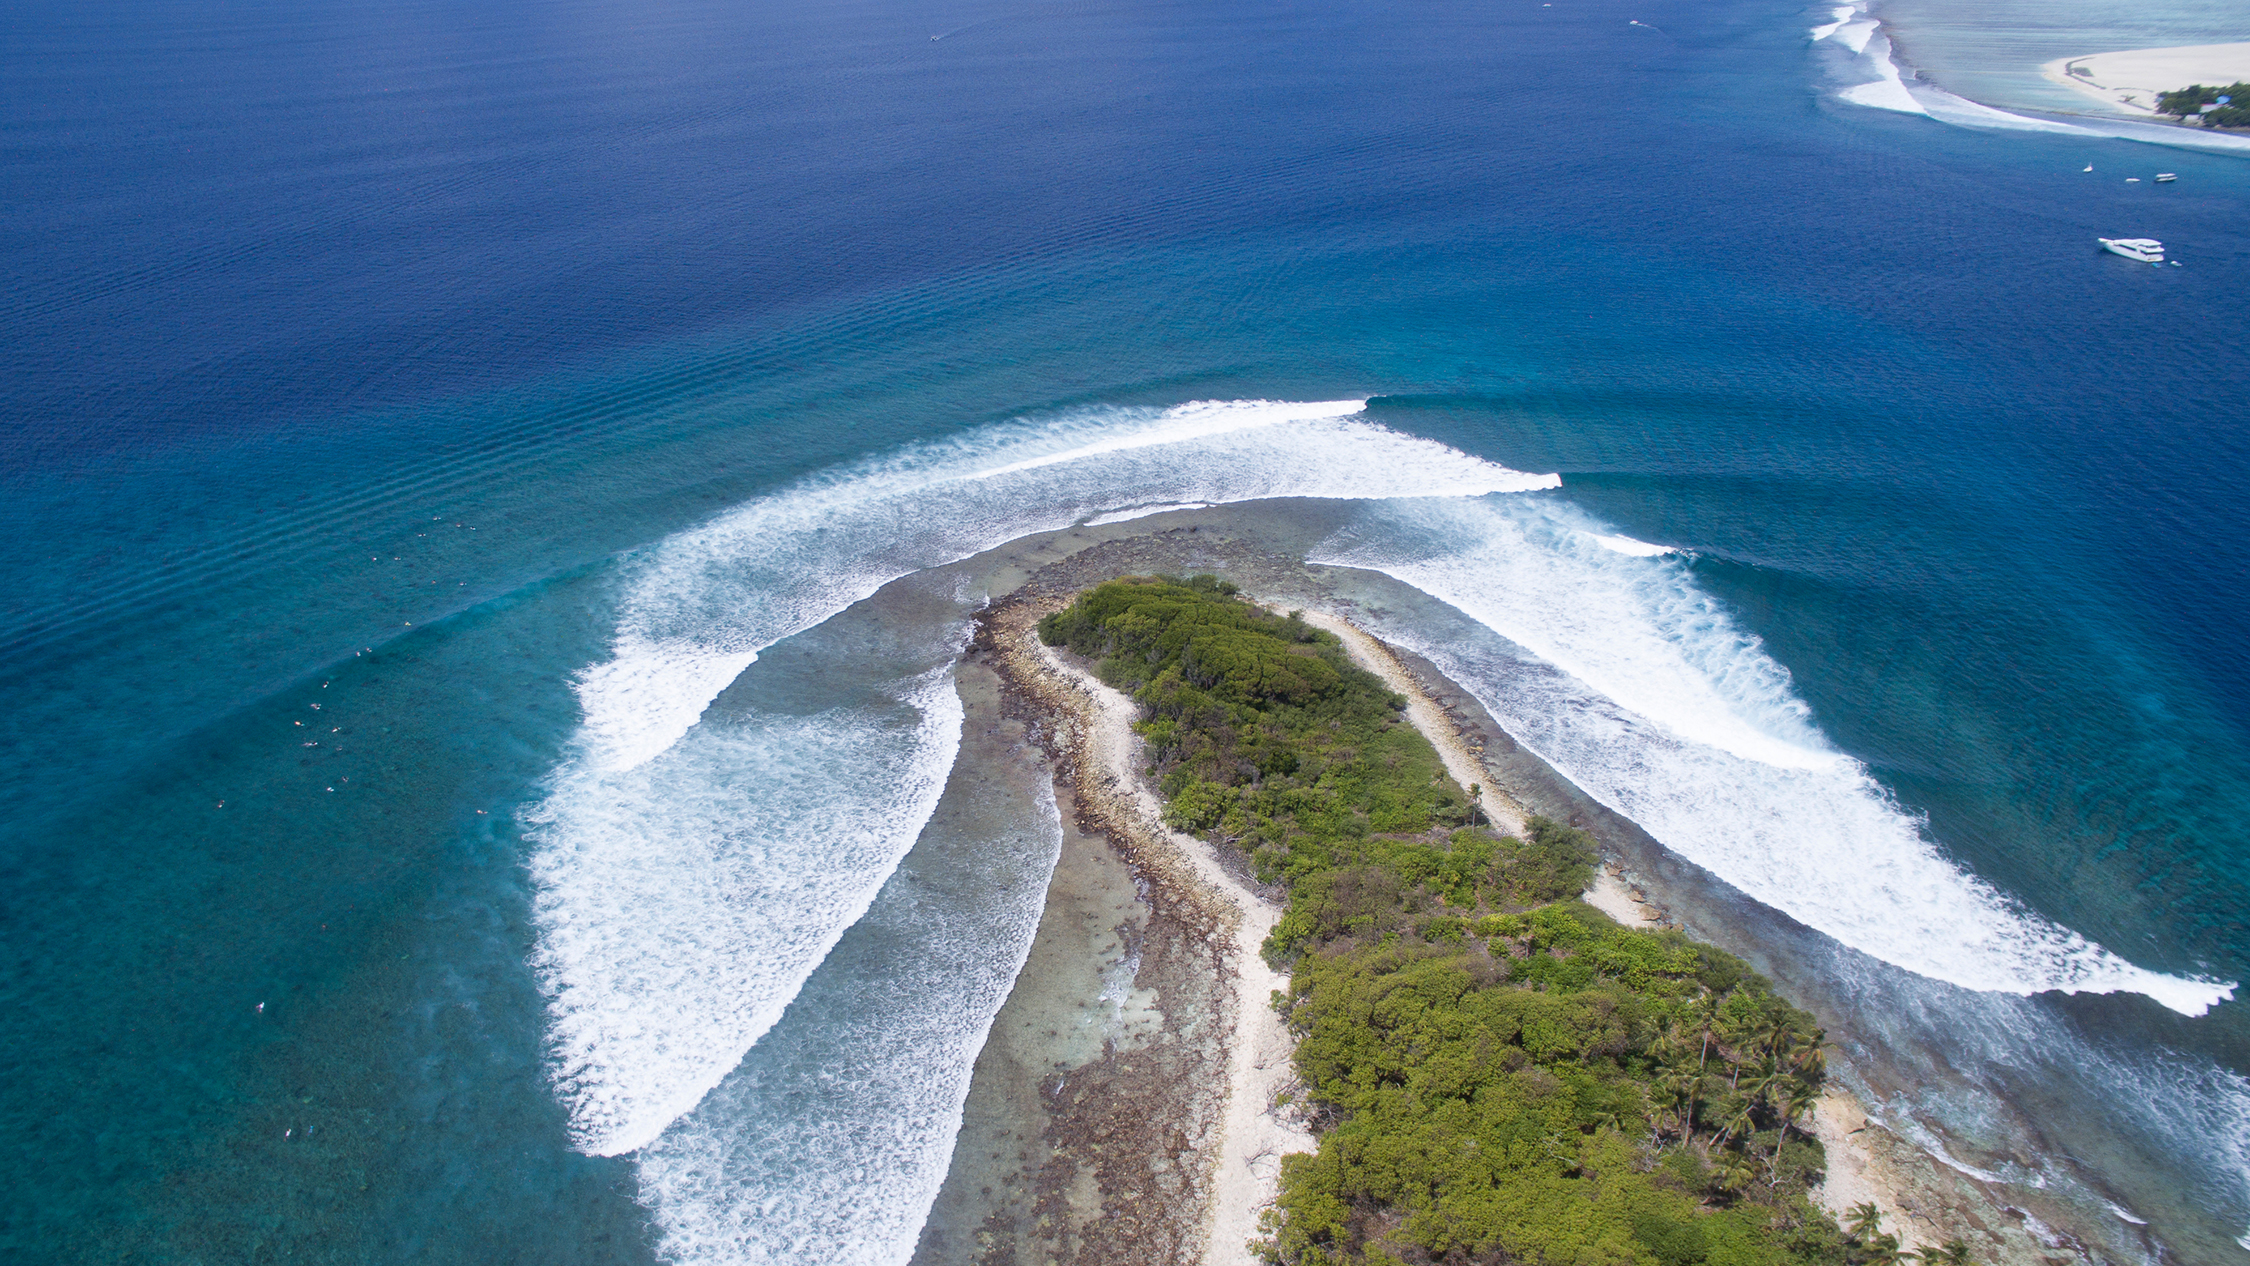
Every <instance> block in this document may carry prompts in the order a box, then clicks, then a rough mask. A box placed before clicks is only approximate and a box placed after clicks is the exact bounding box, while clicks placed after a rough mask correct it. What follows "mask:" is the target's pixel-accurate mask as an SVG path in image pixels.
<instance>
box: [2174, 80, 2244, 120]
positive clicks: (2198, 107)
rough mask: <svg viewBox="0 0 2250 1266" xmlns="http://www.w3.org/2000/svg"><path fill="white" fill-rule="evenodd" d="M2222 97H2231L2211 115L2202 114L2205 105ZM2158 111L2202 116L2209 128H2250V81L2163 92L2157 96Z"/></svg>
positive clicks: (2194, 85) (2185, 116) (2187, 116)
mask: <svg viewBox="0 0 2250 1266" xmlns="http://www.w3.org/2000/svg"><path fill="white" fill-rule="evenodd" d="M2221 97H2226V98H2229V100H2228V102H2227V104H2225V105H2222V106H2219V108H2218V109H2216V110H2213V111H2211V112H2210V113H2209V114H2201V111H2202V109H2203V107H2205V106H2207V105H2216V104H2217V103H2218V100H2219V98H2221ZM2156 112H2157V113H2158V114H2170V115H2175V116H2177V117H2179V118H2183V119H2185V118H2190V117H2195V116H2198V115H2200V117H2201V118H2202V119H2203V122H2204V125H2205V126H2207V127H2250V84H2230V85H2228V86H2227V87H2224V88H2206V87H2204V86H2203V85H2202V84H2192V85H2190V86H2188V87H2185V88H2182V89H2180V90H2179V91H2178V92H2166V93H2161V94H2159V95H2158V96H2157V98H2156Z"/></svg>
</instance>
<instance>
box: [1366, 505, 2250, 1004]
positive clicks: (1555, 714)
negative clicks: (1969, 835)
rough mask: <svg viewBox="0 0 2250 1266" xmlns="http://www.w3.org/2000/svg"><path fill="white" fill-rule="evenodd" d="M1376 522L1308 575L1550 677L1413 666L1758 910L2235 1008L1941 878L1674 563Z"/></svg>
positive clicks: (1979, 985)
mask: <svg viewBox="0 0 2250 1266" xmlns="http://www.w3.org/2000/svg"><path fill="white" fill-rule="evenodd" d="M1377 523H1378V526H1376V527H1375V528H1373V529H1372V530H1370V531H1368V532H1365V533H1363V534H1362V535H1361V537H1360V539H1359V540H1358V541H1357V542H1356V543H1355V544H1349V545H1346V544H1345V543H1342V542H1339V543H1338V548H1337V549H1336V552H1335V553H1334V555H1333V556H1332V557H1330V558H1328V559H1326V560H1324V561H1331V562H1336V563H1342V564H1346V565H1350V566H1355V567H1364V568H1370V569H1373V570H1377V571H1382V572H1385V573H1388V574H1389V575H1391V576H1394V577H1396V578H1397V579H1399V580H1402V581H1404V582H1406V583H1407V584H1410V585H1414V586H1415V587H1417V588H1419V589H1421V590H1423V591H1424V592H1426V593H1429V594H1432V595H1433V596H1436V597H1438V598H1440V599H1442V600H1444V601H1446V602H1448V603H1451V604H1452V605H1454V606H1455V607H1457V608H1459V609H1460V610H1462V611H1463V612H1465V613H1467V614H1468V615H1469V616H1471V617H1472V618H1474V619H1476V620H1477V621H1479V622H1480V623H1482V624H1484V625H1486V626H1487V627H1489V628H1491V629H1492V630H1494V631H1495V632H1497V633H1499V634H1500V635H1502V636H1503V637H1505V638H1507V639H1509V640H1511V641H1513V642H1515V643H1516V644H1517V645H1518V646H1521V647H1523V648H1524V649H1525V650H1526V651H1528V652H1530V654H1531V655H1533V656H1536V657H1537V659H1538V660H1539V661H1541V662H1543V664H1544V665H1546V666H1551V669H1555V670H1560V671H1559V672H1557V671H1539V670H1538V666H1536V665H1528V666H1527V665H1525V664H1521V663H1511V664H1494V663H1475V662H1468V661H1467V660H1465V659H1464V657H1463V656H1462V655H1460V654H1457V653H1453V652H1452V651H1451V649H1450V648H1447V647H1443V646H1414V647H1413V649H1415V650H1416V651H1418V652H1420V653H1422V654H1424V655H1427V656H1428V657H1429V658H1430V659H1431V660H1432V661H1433V662H1434V663H1436V664H1437V665H1438V666H1439V667H1440V668H1441V669H1443V670H1444V671H1446V672H1447V673H1448V674H1449V675H1454V676H1455V677H1456V679H1457V680H1459V681H1461V683H1462V684H1463V686H1464V687H1466V688H1467V689H1469V690H1470V691H1471V693H1473V694H1475V695H1476V697H1477V698H1478V700H1479V701H1480V702H1481V703H1483V704H1484V706H1485V707H1486V708H1487V710H1489V711H1490V712H1491V713H1492V715H1493V716H1494V717H1495V718H1496V719H1497V720H1499V721H1500V723H1501V724H1502V725H1503V726H1504V727H1506V728H1507V730H1508V731H1509V733H1511V734H1512V735H1514V736H1516V737H1517V738H1518V739H1519V741H1521V742H1523V743H1524V744H1525V745H1526V746H1527V747H1529V748H1531V749H1532V750H1533V751H1535V752H1537V753H1538V754H1539V755H1540V756H1541V757H1543V758H1545V759H1546V760H1547V761H1548V762H1549V763H1551V764H1553V765H1554V766H1555V767H1556V768H1557V769H1558V770H1559V771H1560V772H1562V773H1563V774H1564V775H1565V776H1566V777H1568V778H1570V779H1571V780H1572V781H1573V782H1575V783H1577V784H1578V785H1579V786H1580V787H1581V788H1583V789H1584V790H1585V791H1586V792H1587V794H1589V795H1591V796H1593V797H1594V798H1595V799H1596V800H1599V801H1600V802H1602V803H1603V804H1605V805H1607V806H1609V807H1610V808H1612V809H1615V810H1616V811H1618V812H1620V813H1622V814H1624V815H1625V816H1627V817H1629V818H1631V819H1632V820H1633V821H1635V822H1637V823H1639V824H1640V825H1641V826H1642V827H1643V828H1644V829H1646V830H1647V831H1648V832H1649V834H1651V835H1652V836H1654V837H1655V838H1656V839H1657V840H1658V841H1660V842H1662V843H1663V844H1664V846H1665V847H1667V848H1669V849H1672V850H1673V851H1675V852H1677V853H1679V854H1680V855H1681V856H1684V857H1686V858H1688V859H1690V860H1692V861H1694V862H1696V863H1697V864H1699V865H1701V866H1703V867H1705V868H1706V869H1708V870H1710V871H1711V872H1712V873H1714V874H1716V875H1718V876H1719V877H1721V878H1723V879H1725V880H1726V881H1727V882H1729V883H1731V884H1733V885H1734V886H1735V887H1737V888H1739V889H1741V890H1742V891H1743V892H1745V893H1748V894H1749V895H1750V896H1752V897H1755V898H1757V899H1758V900H1759V901H1762V902H1764V903H1766V904H1767V905H1769V906H1772V907H1773V908H1775V909H1778V910H1781V911H1783V912H1784V913H1787V914H1788V915H1790V916H1791V917H1793V918H1795V919H1797V920H1799V921H1800V922H1803V923H1805V924H1807V925H1809V926H1811V927H1814V928H1817V929H1819V930H1820V931H1822V932H1824V933H1826V934H1827V935H1829V936H1831V937H1833V938H1835V939H1836V940H1837V941H1840V942H1842V943H1843V944H1845V945H1848V946H1850V947H1852V948H1854V949H1857V950H1859V951H1861V952H1862V953H1865V954H1868V955H1871V956H1873V957H1875V958H1878V959H1881V960H1883V961H1885V962H1888V963H1891V964H1894V965H1896V966H1899V967H1903V968H1906V969H1907V970H1909V971H1912V972H1916V973H1918V974H1920V975H1924V976H1928V977H1932V978H1934V979H1937V980H1942V981H1946V982H1949V983H1952V984H1955V985H1959V986H1962V987H1965V988H1969V989H1976V990H1985V991H1997V992H2005V993H2014V994H2032V993H2038V992H2043V991H2048V990H2057V991H2061V992H2065V993H2076V992H2095V993H2115V992H2126V991H2130V992H2137V993H2143V994H2146V995H2148V996H2149V997H2151V998H2154V999H2156V1000H2157V1001H2158V1002H2161V1003H2163V1004H2164V1005H2165V1006H2168V1007H2170V1008H2172V1009H2173V1010H2175V1011H2178V1012H2181V1013H2182V1014H2185V1015H2201V1014H2202V1013H2203V1012H2204V1011H2206V1010H2207V1009H2209V1008H2210V1007H2211V1006H2213V1005H2214V1004H2216V1003H2218V1002H2221V1001H2224V1000H2225V999H2227V998H2229V997H2231V996H2232V995H2233V990H2234V986H2233V985H2232V984H2230V983H2222V982H2218V981H2212V980H2204V979H2187V978H2182V977H2178V976H2169V975H2164V974H2161V973H2157V972H2153V971H2148V970H2146V969H2143V968H2141V967H2138V966H2135V965H2134V964H2132V963H2129V962H2127V961H2125V960H2124V959H2122V958H2120V957H2118V956H2117V955H2116V954H2113V953H2111V952H2110V951H2109V950H2107V949H2104V948H2102V947H2101V946H2099V945H2096V944H2093V943H2091V942H2089V941H2088V940H2086V939H2085V938H2084V937H2083V936H2080V935H2079V934H2077V933H2075V932H2073V931H2070V930H2069V929H2067V928H2063V927H2059V926H2056V925H2055V924H2053V923H2051V922H2049V921H2047V920H2045V919H2043V918H2041V917H2039V916H2038V915H2037V914H2035V913H2033V912H2031V911H2028V910H2026V909H2024V908H2023V907H2022V906H2021V905H2020V904H2019V903H2017V902H2015V901H2013V900H2011V899H2010V898H2008V897H2007V896H2006V895H2005V894H2002V893H2000V892H1998V891H1996V890H1995V889H1993V888H1992V887H1991V886H1990V885H1989V884H1986V883H1985V882H1983V881H1982V880H1980V879H1978V878H1977V877H1975V876H1973V875H1970V874H1967V873H1965V872H1964V871H1962V870H1961V869H1960V868H1959V867H1957V866H1955V865H1954V864H1953V863H1951V862H1950V861H1949V860H1947V859H1946V858H1945V857H1944V856H1943V855H1942V854H1941V853H1940V852H1939V851H1938V849H1937V848H1936V847H1935V846H1933V845H1932V843H1931V842H1930V841H1929V840H1928V839H1927V838H1926V836H1925V834H1924V832H1923V829H1922V824H1921V823H1920V822H1919V821H1917V820H1916V819H1915V818H1914V817H1912V816H1910V815H1909V814H1907V813H1905V812H1904V811H1902V810H1901V809H1900V808H1899V807H1898V805H1897V804H1896V803H1895V802H1894V801H1893V800H1892V799H1891V797H1890V796H1889V794H1888V793H1887V792H1886V791H1885V790H1884V789H1883V787H1882V786H1881V785H1880V784H1878V783H1877V782H1876V781H1875V780H1874V779H1873V778H1872V777H1871V776H1870V775H1869V774H1868V772H1867V770H1866V768H1865V767H1864V766H1862V765H1861V764H1860V763H1859V762H1858V761H1856V760H1853V759H1851V758H1849V757H1847V756H1845V755H1843V754H1841V753H1838V752H1837V751H1835V750H1834V749H1833V748H1832V747H1831V746H1830V745H1829V744H1828V742H1827V741H1826V740H1825V739H1824V738H1823V737H1822V735H1821V733H1820V731H1819V729H1818V728H1817V727H1816V726H1815V724H1814V723H1813V720H1812V718H1811V715H1810V712H1809V710H1808V709H1807V708H1806V707H1805V705H1804V704H1803V702H1802V701H1801V700H1799V699H1798V698H1797V696H1796V694H1795V692H1794V690H1793V688H1792V684H1791V681H1790V677H1789V674H1788V671H1787V670H1786V669H1785V668H1783V667H1782V666H1781V665H1780V664H1778V663H1776V662H1775V661H1774V660H1773V659H1772V658H1771V657H1770V656H1768V655H1767V654H1766V653H1765V651H1764V649H1763V647H1762V646H1761V644H1760V643H1759V641H1758V639H1757V638H1756V637H1754V636H1752V635H1750V634H1749V633H1747V632H1746V631H1744V630H1742V629H1741V628H1740V627H1739V626H1738V625H1736V624H1735V623H1734V622H1733V621H1732V619H1730V618H1729V616H1728V615H1727V613H1726V612H1725V611H1724V610H1723V609H1721V608H1720V607H1719V606H1718V604H1717V603H1716V602H1714V601H1713V600H1712V599H1711V598H1709V597H1708V596H1707V595H1705V594H1704V593H1702V591H1701V590H1700V588H1699V587H1698V586H1697V585H1696V584H1695V583H1694V580H1693V577H1692V576H1691V575H1690V573H1689V571H1688V569H1687V566H1686V564H1685V563H1683V562H1682V561H1680V560H1678V559H1676V558H1670V557H1659V556H1637V555H1635V554H1633V553H1628V552H1620V551H1618V550H1616V549H1615V548H1613V547H1611V546H1609V545H1608V544H1607V543H1606V542H1604V541H1603V540H1602V539H1601V537H1602V535H1603V533H1602V531H1601V529H1600V527H1599V526H1598V525H1596V524H1594V523H1592V522H1591V521H1589V520H1588V519H1587V518H1586V516H1584V515H1583V514H1582V513H1580V512H1578V511H1576V510H1574V509H1573V508H1571V507H1570V506H1569V505H1567V504H1566V503H1562V502H1558V501H1553V500H1550V499H1546V498H1536V499H1525V498H1487V499H1484V500H1481V501H1475V502H1462V501H1452V502H1422V503H1400V504H1399V505H1397V506H1395V507H1387V508H1385V511H1384V512H1383V513H1382V514H1381V515H1379V516H1377ZM1406 640H1407V641H1408V642H1409V644H1410V645H1411V637H1408V638H1407V639H1406ZM1527 668H1530V669H1531V670H1530V671H1526V669H1527Z"/></svg>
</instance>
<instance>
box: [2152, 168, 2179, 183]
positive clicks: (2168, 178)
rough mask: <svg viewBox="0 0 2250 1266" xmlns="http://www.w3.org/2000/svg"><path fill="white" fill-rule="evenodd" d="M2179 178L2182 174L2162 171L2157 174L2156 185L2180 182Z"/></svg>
mask: <svg viewBox="0 0 2250 1266" xmlns="http://www.w3.org/2000/svg"><path fill="white" fill-rule="evenodd" d="M2179 178H2180V174H2179V173H2178V172H2176V171H2160V172H2158V173H2156V183H2158V184H2160V185H2168V184H2171V183H2172V182H2173V181H2175V180H2178V179H2179Z"/></svg>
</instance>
